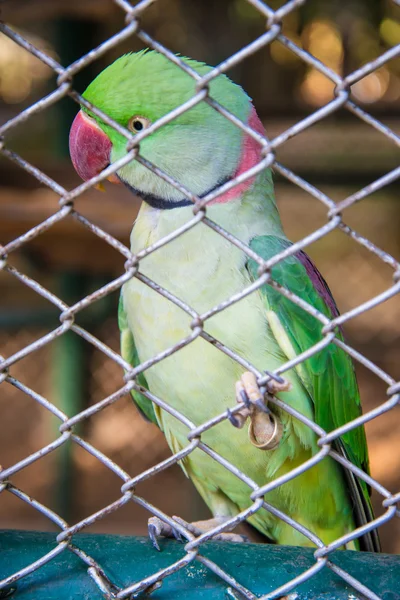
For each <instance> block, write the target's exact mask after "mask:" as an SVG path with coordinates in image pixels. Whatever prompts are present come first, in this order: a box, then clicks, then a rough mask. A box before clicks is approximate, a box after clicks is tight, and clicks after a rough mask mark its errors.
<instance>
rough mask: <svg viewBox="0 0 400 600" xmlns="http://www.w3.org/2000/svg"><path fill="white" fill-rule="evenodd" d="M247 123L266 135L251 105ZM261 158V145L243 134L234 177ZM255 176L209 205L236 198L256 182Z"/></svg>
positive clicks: (223, 202)
mask: <svg viewBox="0 0 400 600" xmlns="http://www.w3.org/2000/svg"><path fill="white" fill-rule="evenodd" d="M247 125H248V126H249V127H251V128H252V129H254V131H257V133H259V134H261V135H265V129H264V127H263V124H262V123H261V121H260V119H259V117H258V115H257V113H256V109H255V108H254V106H252V107H251V110H250V115H249V119H248V121H247ZM260 159H261V146H260V144H259V143H258V142H256V140H255V139H254V138H252V137H251V136H250V135H248V134H247V133H245V134H244V136H243V142H242V151H241V153H240V160H239V164H238V166H237V169H236V171H235V174H234V175H233V177H238V175H241V174H242V173H244V172H245V171H248V170H249V169H251V168H252V167H254V166H255V165H256V164H257V163H259V162H260ZM254 180H255V177H250V178H249V179H246V181H243V182H242V183H238V184H237V185H235V187H233V188H231V189H230V190H228V191H227V192H225V194H221V195H220V196H217V198H215V200H211V202H209V204H208V206H211V205H212V204H225V203H226V202H230V200H234V199H235V198H237V197H238V196H240V195H241V194H243V192H245V191H247V190H248V189H249V188H250V187H251V186H252V185H253V183H254Z"/></svg>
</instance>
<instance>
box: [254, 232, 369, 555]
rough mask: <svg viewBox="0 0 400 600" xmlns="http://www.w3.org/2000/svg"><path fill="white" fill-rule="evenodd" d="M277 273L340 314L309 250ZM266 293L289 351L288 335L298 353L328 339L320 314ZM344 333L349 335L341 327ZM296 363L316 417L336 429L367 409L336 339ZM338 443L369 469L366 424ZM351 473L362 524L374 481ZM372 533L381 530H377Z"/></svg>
mask: <svg viewBox="0 0 400 600" xmlns="http://www.w3.org/2000/svg"><path fill="white" fill-rule="evenodd" d="M289 246H291V243H290V242H289V241H287V240H284V239H281V238H278V237H275V236H260V237H257V238H254V239H253V240H252V241H251V243H250V247H251V249H252V250H254V251H255V252H256V253H257V254H258V255H259V256H261V257H262V258H263V259H264V260H268V259H270V258H272V257H273V256H275V255H276V254H278V253H279V252H282V251H283V250H285V249H286V248H288V247H289ZM247 268H248V270H249V272H250V274H251V276H252V278H254V279H256V278H257V268H258V265H257V264H256V263H255V262H254V261H252V260H249V262H248V264H247ZM271 274H272V278H273V279H274V280H275V281H276V282H278V283H279V284H280V285H282V286H283V287H285V288H286V289H288V290H289V291H291V292H293V293H294V294H296V295H297V296H299V297H300V298H301V299H302V300H304V301H306V302H308V303H309V304H310V305H312V306H314V307H315V308H317V309H318V310H319V311H320V312H321V313H323V314H325V315H326V316H327V317H329V318H332V317H334V316H336V315H337V314H338V311H337V308H336V305H335V303H334V300H333V298H332V296H331V293H330V291H329V288H328V286H327V284H326V283H325V281H324V279H323V278H322V276H321V275H320V273H319V272H318V270H317V269H316V267H315V266H314V265H313V263H312V262H311V260H310V259H309V258H308V256H307V255H306V254H305V253H304V252H298V253H296V254H295V255H292V256H290V257H288V258H286V259H285V260H283V261H281V262H279V263H278V264H277V265H275V266H274V267H273V268H272V271H271ZM261 293H262V295H263V297H264V299H265V301H266V304H267V309H268V310H269V311H271V312H273V313H274V316H275V317H277V318H278V320H279V324H280V326H281V330H283V331H284V334H283V335H282V336H281V339H279V336H276V337H277V342H278V344H279V345H280V346H281V348H282V350H283V351H284V352H285V348H286V349H287V346H288V344H287V341H289V342H290V347H291V350H292V353H293V354H294V355H298V354H300V353H301V352H304V351H305V350H307V349H309V348H310V347H311V346H313V345H314V344H316V343H317V342H319V341H320V340H321V339H322V337H323V336H322V334H321V329H322V324H321V323H320V322H319V321H317V319H316V318H315V317H313V316H312V315H310V314H309V313H307V312H305V311H304V310H303V309H302V308H300V307H299V306H297V305H296V304H294V303H293V302H291V301H290V300H289V299H287V298H285V297H284V296H283V295H282V294H280V293H279V292H277V291H276V290H274V289H273V288H272V287H271V286H269V285H265V286H263V287H262V288H261ZM272 329H273V328H272ZM338 337H340V338H341V339H343V338H342V334H341V333H339V334H338ZM283 338H285V339H283ZM286 354H288V353H287V352H286ZM288 358H289V357H288ZM295 368H296V371H297V374H298V376H299V378H300V379H301V381H302V383H303V385H304V387H305V389H306V390H307V392H308V395H309V396H310V398H311V399H312V401H313V404H314V411H315V422H316V423H317V424H318V425H320V426H321V427H323V428H324V429H325V430H326V431H328V432H329V431H332V430H333V429H336V428H337V427H340V426H341V425H344V424H345V423H347V422H348V421H350V420H352V419H355V418H356V417H358V416H359V415H360V414H361V405H360V396H359V392H358V386H357V381H356V378H355V373H354V367H353V363H352V360H351V358H350V356H349V355H348V354H347V353H346V352H345V351H344V350H342V349H341V348H339V347H338V346H336V345H335V344H329V345H328V346H327V347H325V348H324V349H323V350H321V351H320V352H318V353H317V354H315V355H313V356H312V357H311V358H308V359H307V360H306V361H304V362H303V363H302V364H301V365H298V366H297V367H295ZM335 447H336V449H337V450H338V451H339V452H341V453H342V454H344V456H346V457H347V458H348V459H350V460H351V461H352V462H353V463H354V464H355V465H356V466H357V467H360V468H362V469H363V470H364V471H365V472H367V473H368V472H369V467H368V453H367V444H366V438H365V432H364V428H363V427H357V428H356V429H353V430H352V431H349V432H347V433H345V434H343V435H342V436H341V438H340V441H338V442H336V443H335ZM345 475H346V479H347V482H348V485H349V488H350V493H351V495H352V498H353V503H354V506H355V514H356V521H357V524H358V525H360V524H363V523H365V522H366V521H368V520H371V519H373V513H372V509H371V502H370V494H369V490H368V486H367V485H366V484H365V482H364V481H362V480H359V479H358V478H355V477H354V476H353V475H352V474H351V473H350V474H349V472H348V470H347V469H345ZM360 513H361V514H360ZM372 537H377V536H374V534H372ZM366 545H367V547H368V549H375V550H376V549H377V548H378V547H379V541H378V540H377V539H374V541H372V542H371V540H369V543H368V541H367V542H366Z"/></svg>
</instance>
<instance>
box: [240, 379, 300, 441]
mask: <svg viewBox="0 0 400 600" xmlns="http://www.w3.org/2000/svg"><path fill="white" fill-rule="evenodd" d="M272 381H274V380H272ZM276 386H279V387H276ZM288 389H290V383H288V382H286V381H285V382H284V383H280V382H278V381H274V392H272V390H271V389H270V386H269V390H270V391H271V393H276V392H278V391H279V392H281V391H284V390H288ZM236 401H237V402H238V403H240V404H241V403H244V405H245V406H244V407H243V408H242V409H241V410H240V411H239V412H237V413H235V414H234V415H232V414H230V415H229V420H230V422H231V423H232V425H234V426H235V427H238V428H242V427H243V425H244V424H245V422H246V420H247V419H248V417H250V424H249V439H250V442H251V443H252V444H253V446H256V448H259V449H260V450H274V449H275V448H277V446H278V445H279V442H280V440H281V437H282V423H281V421H280V420H279V419H278V417H277V416H276V415H274V414H273V413H272V412H271V411H270V410H269V408H268V406H267V405H266V403H265V401H264V398H263V395H262V394H261V392H260V388H259V387H258V384H257V379H256V377H255V375H254V373H251V372H250V371H246V372H245V373H243V375H242V377H241V379H240V381H238V382H237V383H236Z"/></svg>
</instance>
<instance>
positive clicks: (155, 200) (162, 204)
mask: <svg viewBox="0 0 400 600" xmlns="http://www.w3.org/2000/svg"><path fill="white" fill-rule="evenodd" d="M230 179H231V177H226V178H225V179H223V180H222V181H219V182H218V183H217V185H214V187H212V188H211V189H209V190H207V191H206V192H204V193H203V194H201V195H200V196H199V198H204V197H205V196H207V195H208V194H211V192H213V191H214V190H216V189H217V188H219V187H220V186H221V185H224V184H225V183H227V182H228V181H230ZM119 180H120V181H121V182H122V183H123V184H124V185H125V186H126V187H127V188H128V189H129V190H130V191H131V192H132V193H133V194H135V196H139V198H141V199H142V200H144V202H146V204H149V205H150V206H152V207H153V208H158V209H160V210H171V209H172V208H181V207H182V206H193V202H192V201H191V200H189V198H187V199H184V200H166V199H165V198H162V197H161V196H156V195H155V194H150V193H148V192H142V191H141V190H138V189H137V188H135V187H133V185H131V184H130V183H127V182H126V181H124V180H123V179H121V178H120V177H119Z"/></svg>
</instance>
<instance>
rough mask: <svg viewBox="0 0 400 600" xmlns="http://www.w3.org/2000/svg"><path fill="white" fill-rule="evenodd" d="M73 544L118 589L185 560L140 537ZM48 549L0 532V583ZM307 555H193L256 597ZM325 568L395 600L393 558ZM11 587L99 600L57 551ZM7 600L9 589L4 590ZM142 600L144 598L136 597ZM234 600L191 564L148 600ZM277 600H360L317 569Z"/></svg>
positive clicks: (309, 559) (80, 569)
mask: <svg viewBox="0 0 400 600" xmlns="http://www.w3.org/2000/svg"><path fill="white" fill-rule="evenodd" d="M73 542H74V544H75V545H76V546H78V547H79V548H80V549H82V550H84V551H85V552H86V553H87V554H89V555H90V556H91V557H93V558H94V559H95V560H96V562H97V563H98V564H99V565H100V566H101V567H102V568H103V569H104V571H105V573H106V576H107V577H108V578H109V579H110V581H111V582H112V583H113V584H115V585H117V586H118V587H120V588H124V587H127V586H128V585H131V584H132V583H135V582H137V581H140V580H141V579H142V578H144V577H147V576H149V575H151V574H153V573H155V572H157V571H158V570H159V569H162V568H164V567H167V566H168V565H171V564H172V563H174V562H175V561H177V560H179V559H180V558H182V557H183V556H185V551H184V548H183V545H182V544H180V543H179V542H176V541H173V540H161V541H160V544H161V548H162V551H161V552H156V551H155V550H154V548H153V547H152V545H151V543H150V541H149V540H148V539H147V538H143V537H123V536H115V535H96V534H92V535H88V534H77V535H75V536H74V539H73ZM55 546H56V543H55V534H54V533H39V532H28V531H4V532H0V553H1V556H2V557H3V560H2V561H0V579H3V578H5V577H6V576H9V575H11V574H12V573H14V572H16V571H18V570H19V569H22V568H24V567H26V566H27V565H29V564H30V563H32V562H34V561H35V560H38V559H39V558H40V557H41V556H43V555H44V554H46V553H47V552H49V551H50V550H52V549H53V548H54V547H55ZM313 552H314V551H313V549H312V548H296V547H293V546H275V545H271V544H232V543H227V542H208V543H206V544H204V545H202V547H201V554H202V555H203V556H206V557H207V558H208V559H211V560H212V561H214V562H215V563H216V564H217V565H218V566H219V567H221V568H222V569H224V570H225V571H226V572H227V573H229V574H230V575H232V576H233V577H235V579H236V580H237V581H238V582H239V583H240V584H242V585H244V586H245V587H246V588H247V589H249V590H251V591H252V592H253V593H255V594H256V595H257V596H261V595H262V594H266V593H268V592H271V591H272V590H274V589H276V588H278V587H280V586H281V585H283V584H284V583H286V582H288V581H290V580H291V579H293V578H294V577H296V576H298V575H300V574H301V573H303V572H304V571H305V570H306V569H308V568H310V567H311V566H312V565H314V564H315V559H314V557H313ZM330 560H331V562H333V563H335V564H336V565H338V566H340V567H341V568H342V569H344V570H346V571H347V572H348V573H350V574H351V575H352V576H353V577H355V578H357V579H358V580H359V581H360V582H362V583H363V584H364V585H366V586H367V587H368V588H370V589H371V590H372V591H374V592H375V594H377V595H378V596H379V597H380V598H381V599H382V600H397V599H398V598H399V593H398V589H399V581H400V557H398V556H393V555H387V554H386V555H385V554H370V553H368V552H355V551H337V552H333V554H332V555H330ZM14 587H16V590H15V592H16V593H15V597H16V599H17V600H33V599H36V598H41V599H46V600H75V599H76V600H78V599H79V600H81V599H82V598H90V600H102V599H103V598H104V597H103V595H102V594H101V592H100V590H99V589H98V587H97V586H96V584H95V583H94V581H93V580H92V579H91V578H90V577H89V575H88V574H87V565H86V564H84V563H83V562H82V561H81V560H80V559H79V558H77V557H76V556H75V555H74V554H72V553H71V552H69V551H68V550H65V551H63V552H62V553H61V554H59V555H58V556H56V557H55V558H54V559H53V560H51V561H50V562H49V563H47V564H46V565H44V566H43V567H41V568H40V569H38V570H37V571H35V572H34V573H32V574H30V575H28V576H26V577H24V578H23V579H21V580H19V581H18V582H17V583H16V584H15V585H14ZM10 594H11V596H10V597H12V589H10ZM144 597H148V596H146V595H144ZM233 597H234V596H233V595H232V594H231V593H230V591H229V590H228V586H227V584H226V583H225V582H224V581H223V580H221V579H220V578H219V577H217V576H216V575H214V574H213V573H212V572H211V571H210V570H209V569H207V568H206V567H205V566H203V565H202V564H200V563H199V562H196V561H194V562H192V563H191V564H190V565H188V566H187V567H185V568H183V569H181V570H180V571H178V572H176V573H174V574H173V575H171V576H169V577H167V578H166V579H164V580H163V583H162V586H161V588H159V589H157V590H156V591H154V592H153V593H152V594H151V598H154V600H172V599H173V600H206V599H212V600H228V599H229V598H233ZM285 598H293V599H294V598H295V599H296V600H349V599H357V600H361V596H360V594H359V593H358V592H356V591H355V590H354V589H353V588H351V587H350V586H349V585H348V584H347V583H345V582H344V581H343V580H342V579H341V578H340V577H338V576H337V575H335V574H334V573H332V571H331V570H330V569H328V568H327V567H324V568H323V569H322V571H320V572H319V573H317V574H316V575H314V576H313V577H312V578H310V579H309V580H308V581H306V582H305V583H302V584H301V585H299V586H298V587H297V588H296V589H295V590H292V592H291V593H290V594H289V596H286V597H285Z"/></svg>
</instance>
